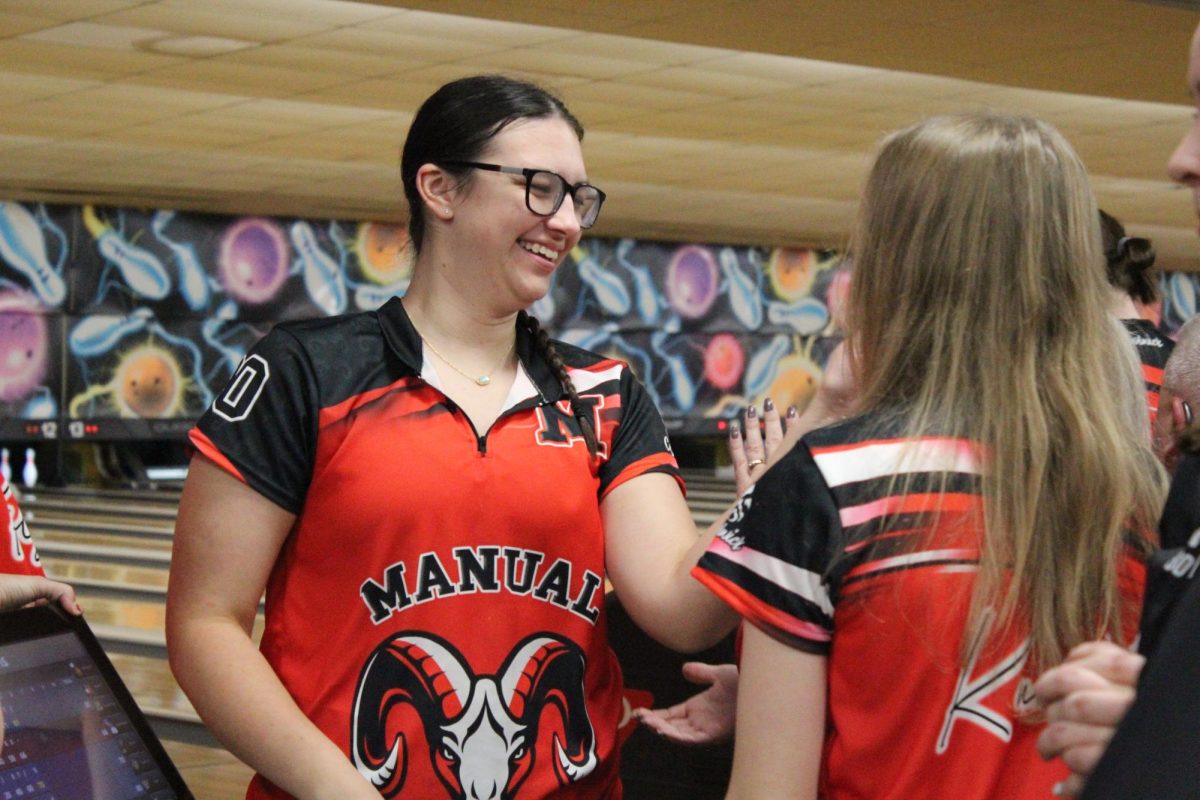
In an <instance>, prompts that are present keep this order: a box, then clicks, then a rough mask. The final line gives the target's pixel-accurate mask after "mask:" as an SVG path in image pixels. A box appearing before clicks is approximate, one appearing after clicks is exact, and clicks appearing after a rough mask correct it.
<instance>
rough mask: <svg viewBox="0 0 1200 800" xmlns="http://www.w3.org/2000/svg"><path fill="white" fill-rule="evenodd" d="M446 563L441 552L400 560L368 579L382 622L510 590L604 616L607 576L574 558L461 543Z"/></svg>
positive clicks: (366, 589)
mask: <svg viewBox="0 0 1200 800" xmlns="http://www.w3.org/2000/svg"><path fill="white" fill-rule="evenodd" d="M453 556H454V558H453V561H452V562H449V563H446V562H444V561H443V560H442V558H441V557H439V556H438V554H437V553H435V552H432V551H431V552H426V553H422V554H421V555H420V556H419V557H418V558H417V561H416V564H415V566H414V567H413V568H412V569H410V568H409V564H407V563H406V562H404V561H397V562H396V563H394V564H392V565H391V566H389V567H387V569H385V570H384V572H383V576H382V580H381V581H376V580H375V579H374V578H367V579H366V580H365V581H363V583H362V585H361V586H360V587H359V596H360V597H362V601H363V603H364V604H365V605H366V607H367V610H368V611H370V613H371V621H372V622H374V623H375V624H376V625H378V624H379V623H381V622H384V621H385V620H387V619H388V618H390V617H391V616H392V615H393V614H395V613H398V612H401V611H404V610H405V609H407V608H411V607H413V606H418V605H422V604H424V603H430V602H434V601H436V600H440V599H445V598H448V597H458V596H460V595H467V594H475V593H485V594H495V593H498V592H507V593H508V594H512V595H517V596H526V595H527V596H530V597H532V598H533V599H534V600H538V601H540V602H543V603H548V604H550V605H554V606H558V607H559V608H562V609H564V610H566V611H569V612H570V613H572V614H575V615H576V616H579V617H581V618H583V619H585V620H587V621H588V622H590V623H591V624H593V625H595V624H596V620H597V619H598V617H599V616H600V602H601V599H602V598H603V586H604V579H603V578H602V577H600V576H599V575H597V574H596V573H595V572H592V571H591V570H589V569H585V570H582V572H580V570H579V569H578V568H576V567H575V566H574V565H573V564H572V563H571V562H570V561H568V560H566V559H563V558H556V559H554V560H553V561H551V562H548V563H547V562H546V554H545V553H540V552H538V551H536V550H526V549H524V548H517V547H498V546H494V545H488V546H482V547H457V548H455V549H454V551H453Z"/></svg>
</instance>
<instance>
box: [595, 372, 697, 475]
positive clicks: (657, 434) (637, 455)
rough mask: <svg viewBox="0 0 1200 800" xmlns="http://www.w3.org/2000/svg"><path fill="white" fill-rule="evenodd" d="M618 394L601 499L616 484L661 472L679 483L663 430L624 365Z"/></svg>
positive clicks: (602, 469) (602, 472) (642, 389)
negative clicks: (618, 413) (616, 419)
mask: <svg viewBox="0 0 1200 800" xmlns="http://www.w3.org/2000/svg"><path fill="white" fill-rule="evenodd" d="M620 393H621V401H620V402H621V417H620V421H619V423H618V424H617V426H616V429H615V430H614V431H613V433H612V441H611V442H610V444H609V447H610V451H609V456H608V458H607V459H606V460H605V461H604V463H603V464H602V465H601V467H600V496H601V497H603V496H604V495H605V494H607V493H608V491H609V490H610V489H611V488H612V487H613V486H615V485H617V484H618V483H621V482H623V481H624V480H627V479H628V478H631V477H634V476H636V475H641V474H645V473H647V472H664V473H666V474H668V475H671V476H672V477H674V478H675V479H676V480H679V467H678V465H677V464H676V463H675V456H674V454H673V453H672V452H671V442H670V439H669V437H668V436H667V427H666V425H664V424H663V420H662V416H661V415H660V414H659V413H658V409H657V408H655V407H654V403H653V402H652V401H651V400H650V395H649V393H647V392H646V389H645V387H643V386H642V384H641V382H640V381H639V380H638V379H637V378H636V377H635V376H634V374H633V372H632V371H631V370H630V369H629V367H628V365H626V366H624V367H623V368H622V369H621V379H620Z"/></svg>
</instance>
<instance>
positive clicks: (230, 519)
mask: <svg viewBox="0 0 1200 800" xmlns="http://www.w3.org/2000/svg"><path fill="white" fill-rule="evenodd" d="M294 520H295V517H294V516H293V515H292V514H290V513H288V512H287V511H284V510H283V509H282V508H280V507H278V506H276V505H275V504H273V503H271V502H270V501H269V500H267V499H266V498H264V497H263V496H262V495H259V494H258V493H257V492H255V491H254V490H253V489H251V488H250V487H248V486H246V485H245V484H243V483H242V482H241V481H239V480H237V479H236V478H235V477H233V476H232V475H230V474H228V473H226V472H225V471H224V470H222V469H221V468H219V467H217V466H216V465H215V464H213V463H212V462H210V461H208V460H207V459H205V458H203V457H196V458H193V459H192V463H191V467H190V468H189V471H188V478H187V482H186V483H185V485H184V490H183V497H182V499H181V500H180V504H179V514H178V518H177V522H176V526H175V543H174V550H173V552H172V557H171V576H170V585H169V589H168V592H167V649H168V656H169V659H170V664H171V670H172V672H174V674H175V678H176V679H177V680H178V682H179V685H180V687H182V688H183V690H184V692H185V693H186V694H187V695H188V698H189V699H190V700H191V701H192V705H193V706H194V707H195V708H196V711H197V712H198V713H199V714H200V717H201V718H202V719H203V720H204V722H205V724H206V725H207V726H208V727H209V728H210V729H211V730H212V732H213V734H214V735H215V736H216V737H217V738H218V739H219V740H220V741H221V743H222V744H224V745H225V746H226V747H227V748H228V749H229V750H230V751H231V752H232V753H233V754H234V755H236V756H237V757H238V758H240V759H242V760H243V761H245V762H246V763H247V764H249V765H250V766H251V767H253V768H254V769H255V770H257V771H258V772H259V773H261V774H262V775H263V776H264V777H265V778H267V779H268V780H270V781H271V782H272V783H274V784H275V785H277V786H279V787H280V788H281V789H283V790H285V791H287V792H288V793H290V794H292V795H294V796H295V797H297V798H352V797H361V798H376V800H377V799H378V796H379V795H378V793H377V792H376V791H375V790H374V789H373V788H372V787H371V785H370V783H369V782H367V781H366V780H365V779H364V778H363V777H361V776H360V775H359V774H358V771H357V770H356V769H355V768H354V766H353V765H352V764H351V763H350V761H349V760H348V759H347V758H346V756H345V754H344V753H342V751H341V750H340V749H339V748H338V747H337V745H335V744H334V743H333V742H332V741H330V740H329V739H328V738H327V737H326V736H325V735H324V734H323V733H322V732H321V731H320V730H319V729H318V728H317V727H316V726H315V725H313V723H312V722H310V721H309V720H308V718H307V717H305V716H304V714H303V713H302V712H301V711H300V709H299V708H298V707H297V706H296V704H295V702H294V701H293V700H292V698H291V696H290V695H289V694H288V692H287V690H286V689H285V688H284V687H283V685H282V683H280V681H279V679H278V677H277V676H276V675H275V673H274V671H273V670H272V669H271V667H270V665H269V664H268V663H267V661H266V659H265V658H263V656H262V654H261V653H260V652H259V650H258V648H257V647H256V646H255V644H254V642H253V641H252V639H251V630H252V626H253V624H254V617H255V614H256V612H257V609H258V601H259V598H260V597H261V596H262V592H263V589H264V587H265V586H266V582H267V578H268V576H269V574H270V571H271V568H272V566H273V565H274V563H275V559H276V557H277V556H278V554H279V550H280V548H281V547H282V545H283V542H284V540H285V539H286V538H287V535H288V532H289V531H290V530H291V527H292V523H293V522H294Z"/></svg>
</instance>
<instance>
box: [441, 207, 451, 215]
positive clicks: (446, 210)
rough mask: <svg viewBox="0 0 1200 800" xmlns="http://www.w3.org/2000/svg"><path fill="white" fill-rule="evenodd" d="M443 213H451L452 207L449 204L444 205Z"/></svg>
mask: <svg viewBox="0 0 1200 800" xmlns="http://www.w3.org/2000/svg"><path fill="white" fill-rule="evenodd" d="M442 213H443V214H449V213H450V207H449V206H442Z"/></svg>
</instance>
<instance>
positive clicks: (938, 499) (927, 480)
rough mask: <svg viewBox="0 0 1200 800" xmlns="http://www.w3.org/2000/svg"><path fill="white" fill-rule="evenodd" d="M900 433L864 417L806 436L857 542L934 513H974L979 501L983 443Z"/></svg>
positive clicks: (847, 528) (842, 518) (852, 539)
mask: <svg viewBox="0 0 1200 800" xmlns="http://www.w3.org/2000/svg"><path fill="white" fill-rule="evenodd" d="M895 434H896V431H894V430H889V429H888V427H887V426H886V425H878V424H872V423H871V421H870V420H862V419H859V420H851V421H848V422H846V423H843V424H840V425H837V426H833V427H830V428H824V429H821V430H819V431H815V432H814V433H812V434H810V435H808V436H806V437H805V439H804V442H805V444H806V446H807V447H808V449H809V453H810V455H811V458H812V462H813V465H814V466H815V467H816V468H817V470H818V471H819V472H820V473H821V477H822V479H823V480H824V482H825V484H826V485H827V486H828V487H829V490H830V492H831V493H832V495H833V497H834V502H835V504H836V505H837V507H838V517H839V519H840V522H841V524H842V527H843V529H844V531H845V533H846V535H847V539H848V541H849V542H851V543H853V542H856V541H859V542H861V541H862V540H864V539H870V538H871V537H873V536H876V535H879V534H881V533H884V532H885V531H892V530H896V529H898V528H901V529H902V528H907V527H910V526H920V525H921V524H922V522H923V517H925V515H927V514H929V513H931V512H943V513H944V512H951V513H954V512H967V511H969V510H971V509H972V508H973V507H974V506H975V505H976V504H977V503H978V501H979V495H980V491H981V487H980V481H981V478H982V474H983V465H984V457H983V454H982V450H981V448H980V447H979V445H978V444H977V443H976V442H973V441H971V440H969V439H963V438H955V437H948V436H936V435H928V436H922V437H917V438H905V437H901V436H898V435H895Z"/></svg>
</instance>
